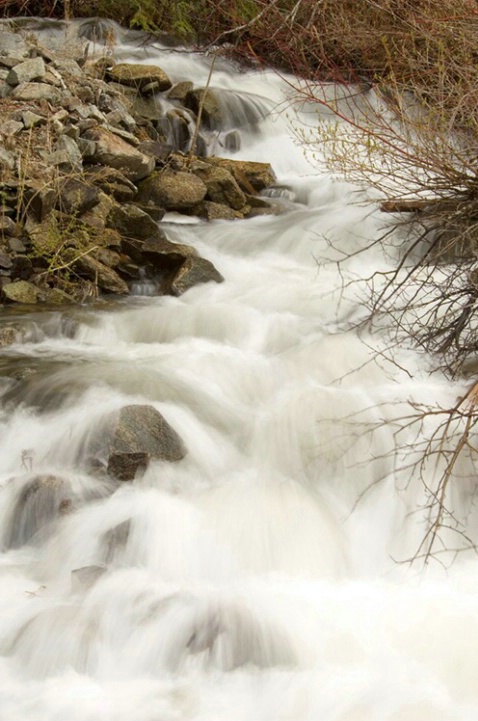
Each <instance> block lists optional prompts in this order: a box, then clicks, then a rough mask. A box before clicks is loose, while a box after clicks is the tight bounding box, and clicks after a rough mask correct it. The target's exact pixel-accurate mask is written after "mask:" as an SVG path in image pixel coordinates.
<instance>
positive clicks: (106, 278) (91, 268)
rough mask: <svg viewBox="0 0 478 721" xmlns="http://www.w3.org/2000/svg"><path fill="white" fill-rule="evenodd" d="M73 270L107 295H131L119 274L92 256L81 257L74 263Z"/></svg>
mask: <svg viewBox="0 0 478 721" xmlns="http://www.w3.org/2000/svg"><path fill="white" fill-rule="evenodd" d="M73 268H74V269H75V271H76V272H77V273H78V274H79V275H82V276H84V277H85V278H87V279H88V280H92V281H94V282H95V283H96V284H97V285H98V287H99V288H101V290H103V291H105V292H106V293H118V294H119V295H128V294H129V288H128V285H127V284H126V283H125V281H124V280H123V279H122V278H120V276H119V275H118V273H116V272H115V271H114V270H113V269H112V268H108V267H107V266H106V265H104V264H103V263H101V262H100V261H99V260H96V259H95V258H92V257H91V255H83V256H79V257H78V258H77V259H76V260H74V261H73Z"/></svg>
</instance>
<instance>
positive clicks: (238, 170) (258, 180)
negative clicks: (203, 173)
mask: <svg viewBox="0 0 478 721" xmlns="http://www.w3.org/2000/svg"><path fill="white" fill-rule="evenodd" d="M204 162H206V163H209V164H210V165H214V166H215V167H219V168H225V169H226V170H228V171H229V172H230V173H232V175H233V176H234V178H235V179H236V181H237V183H238V185H239V186H240V187H241V188H242V190H243V191H244V192H245V193H251V194H253V193H255V192H258V193H260V192H261V190H265V189H266V188H270V186H271V185H274V184H275V183H276V176H275V174H274V171H273V170H272V167H271V165H270V164H269V163H256V162H253V161H251V160H229V159H228V158H218V157H215V156H212V157H209V158H204Z"/></svg>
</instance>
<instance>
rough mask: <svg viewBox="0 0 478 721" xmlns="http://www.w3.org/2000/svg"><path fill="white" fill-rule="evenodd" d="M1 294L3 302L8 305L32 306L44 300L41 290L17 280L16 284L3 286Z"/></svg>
mask: <svg viewBox="0 0 478 721" xmlns="http://www.w3.org/2000/svg"><path fill="white" fill-rule="evenodd" d="M2 293H3V296H4V298H5V300H7V301H9V302H10V303H22V304H25V305H33V304H34V303H38V301H41V300H43V299H44V295H43V293H42V292H41V290H40V289H39V288H37V287H36V285H33V283H29V282H28V281H26V280H18V281H17V282H16V283H8V284H7V285H4V286H3V288H2Z"/></svg>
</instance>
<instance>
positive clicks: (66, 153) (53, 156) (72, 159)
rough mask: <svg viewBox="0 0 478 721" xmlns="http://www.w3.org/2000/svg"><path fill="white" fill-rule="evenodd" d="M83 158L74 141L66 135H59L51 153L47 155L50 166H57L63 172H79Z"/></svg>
mask: <svg viewBox="0 0 478 721" xmlns="http://www.w3.org/2000/svg"><path fill="white" fill-rule="evenodd" d="M82 160H83V156H82V153H81V150H80V149H79V147H78V145H77V143H76V141H75V140H74V139H73V138H70V137H69V136H68V135H60V137H59V138H58V140H57V141H56V143H55V145H54V147H53V152H52V153H50V154H49V156H48V161H49V163H50V164H51V165H58V166H59V168H60V170H62V171H63V172H67V173H68V172H70V171H75V172H80V171H81V169H82Z"/></svg>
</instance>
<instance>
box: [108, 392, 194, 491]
mask: <svg viewBox="0 0 478 721" xmlns="http://www.w3.org/2000/svg"><path fill="white" fill-rule="evenodd" d="M112 426H113V427H112V429H111V431H110V438H111V440H110V442H109V444H108V446H109V447H108V450H107V454H108V473H109V474H110V475H112V476H114V477H115V478H117V479H118V480H120V481H132V480H133V479H134V477H135V475H136V472H137V471H138V469H140V468H145V467H146V466H147V464H148V463H149V461H150V460H162V461H179V460H181V459H182V458H184V456H185V455H186V448H185V447H184V444H183V442H182V440H181V438H180V437H179V436H178V434H177V433H176V431H175V430H174V429H173V428H172V427H171V426H170V425H169V424H168V423H167V422H166V420H165V419H164V418H163V416H162V415H161V413H159V411H157V410H156V409H155V408H153V407H152V406H147V405H130V406H125V407H124V408H122V409H121V411H120V412H119V414H118V415H117V417H116V418H115V419H114V421H113V422H112Z"/></svg>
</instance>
